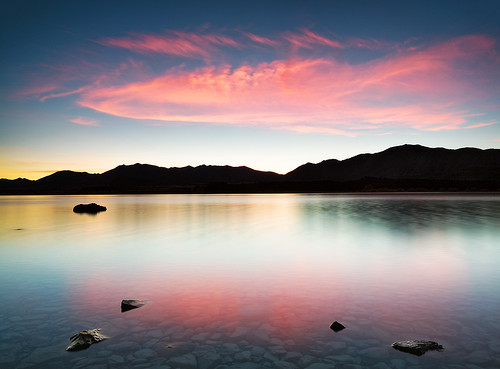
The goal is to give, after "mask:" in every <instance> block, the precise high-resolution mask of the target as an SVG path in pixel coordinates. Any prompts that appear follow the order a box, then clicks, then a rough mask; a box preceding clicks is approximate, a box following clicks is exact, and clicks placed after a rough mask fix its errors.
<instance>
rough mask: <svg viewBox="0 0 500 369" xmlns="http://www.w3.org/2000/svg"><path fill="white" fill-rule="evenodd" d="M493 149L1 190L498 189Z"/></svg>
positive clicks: (114, 175) (70, 180)
mask: <svg viewBox="0 0 500 369" xmlns="http://www.w3.org/2000/svg"><path fill="white" fill-rule="evenodd" d="M499 190H500V149H487V150H482V149H476V148H462V149H456V150H451V149H445V148H429V147H425V146H420V145H402V146H396V147H391V148H389V149H387V150H384V151H381V152H378V153H375V154H361V155H357V156H354V157H352V158H349V159H345V160H336V159H329V160H325V161H322V162H320V163H317V164H312V163H307V164H304V165H301V166H299V167H298V168H296V169H294V170H292V171H291V172H289V173H287V174H277V173H274V172H263V171H258V170H254V169H251V168H248V167H245V166H240V167H231V166H212V165H200V166H197V167H192V166H187V167H182V168H164V167H159V166H154V165H149V164H133V165H120V166H118V167H116V168H114V169H111V170H109V171H106V172H104V173H101V174H90V173H86V172H74V171H69V170H63V171H59V172H56V173H53V174H51V175H48V176H46V177H43V178H40V179H38V180H36V181H31V180H27V179H22V178H18V179H16V180H8V179H1V180H0V193H1V194H85V193H88V194H99V193H103V194H111V193H226V192H227V193H239V192H243V193H246V192H257V193H261V192H264V193H265V192H272V193H274V192H343V191H499Z"/></svg>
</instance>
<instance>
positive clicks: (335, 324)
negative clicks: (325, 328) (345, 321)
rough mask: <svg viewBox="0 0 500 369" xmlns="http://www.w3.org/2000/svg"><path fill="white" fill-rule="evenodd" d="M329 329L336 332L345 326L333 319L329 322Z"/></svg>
mask: <svg viewBox="0 0 500 369" xmlns="http://www.w3.org/2000/svg"><path fill="white" fill-rule="evenodd" d="M330 329H331V330H332V331H334V332H335V333H337V332H340V331H341V330H342V329H345V327H344V326H343V325H342V324H341V323H339V322H337V321H334V322H333V323H332V324H330Z"/></svg>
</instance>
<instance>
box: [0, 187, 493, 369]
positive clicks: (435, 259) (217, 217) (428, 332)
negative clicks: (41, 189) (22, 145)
mask: <svg viewBox="0 0 500 369" xmlns="http://www.w3.org/2000/svg"><path fill="white" fill-rule="evenodd" d="M89 202H97V203H99V204H102V205H105V206H107V207H108V211H106V212H104V213H99V214H97V215H95V216H92V215H88V214H75V213H73V212H72V208H73V206H74V205H76V204H78V203H89ZM0 214H1V215H0V217H1V223H0V281H1V284H0V297H1V303H0V338H1V339H0V368H89V367H91V368H203V369H212V368H218V369H223V368H245V369H252V368H309V369H326V368H365V367H366V368H379V369H384V368H499V367H500V196H480V195H473V196H452V195H381V196H372V195H362V196H358V195H228V196H224V195H206V196H202V195H200V196H197V195H196V196H195V195H190V196H178V195H165V196H149V195H148V196H92V197H90V196H88V197H84V196H25V197H0ZM122 299H145V300H148V304H147V305H146V306H144V307H143V308H140V309H135V310H132V311H129V312H126V313H121V312H120V302H121V300H122ZM334 320H338V321H339V322H341V323H342V324H344V325H345V326H346V327H347V329H345V330H343V331H341V332H338V333H334V332H333V331H332V330H330V329H329V325H330V323H331V322H333V321H334ZM98 327H101V328H102V332H103V333H104V334H105V335H107V336H108V337H109V339H108V340H106V341H103V342H100V343H98V344H96V345H92V346H91V347H90V348H89V349H87V350H84V351H80V352H66V351H65V348H66V347H67V346H68V345H69V343H70V341H69V337H70V336H71V335H73V334H74V333H77V332H79V331H81V330H84V329H89V328H98ZM407 339H426V340H434V341H437V342H439V343H441V344H442V345H443V346H444V347H445V350H444V351H443V352H435V351H433V352H427V353H426V354H425V355H423V356H420V357H417V356H413V355H411V354H408V353H402V352H399V351H396V350H394V349H393V348H391V346H390V345H391V343H392V342H394V341H398V340H407Z"/></svg>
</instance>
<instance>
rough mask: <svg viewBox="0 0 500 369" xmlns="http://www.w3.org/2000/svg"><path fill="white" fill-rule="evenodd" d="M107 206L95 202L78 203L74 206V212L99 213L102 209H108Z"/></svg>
mask: <svg viewBox="0 0 500 369" xmlns="http://www.w3.org/2000/svg"><path fill="white" fill-rule="evenodd" d="M106 210H107V209H106V207H105V206H102V205H97V204H96V203H95V202H93V203H91V204H78V205H76V206H75V207H74V208H73V212H74V213H89V214H97V213H99V212H100V211H106Z"/></svg>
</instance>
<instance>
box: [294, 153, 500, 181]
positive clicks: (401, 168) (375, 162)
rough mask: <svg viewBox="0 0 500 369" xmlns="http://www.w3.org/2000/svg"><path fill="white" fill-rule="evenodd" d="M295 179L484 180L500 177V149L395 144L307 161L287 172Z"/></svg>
mask: <svg viewBox="0 0 500 369" xmlns="http://www.w3.org/2000/svg"><path fill="white" fill-rule="evenodd" d="M286 177H287V178H288V179H289V180H294V181H304V180H308V181H324V180H329V181H352V180H358V179H361V178H364V177H376V178H388V179H432V180H461V181H484V180H499V179H500V150H498V149H488V150H481V149H476V148H462V149H457V150H450V149H444V148H429V147H425V146H420V145H403V146H396V147H391V148H389V149H387V150H384V151H382V152H379V153H376V154H361V155H357V156H354V157H352V158H349V159H346V160H343V161H339V160H335V159H331V160H325V161H322V162H321V163H318V164H310V163H308V164H305V165H302V166H300V167H298V168H297V169H295V170H293V171H291V172H290V173H288V174H287V175H286Z"/></svg>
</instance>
